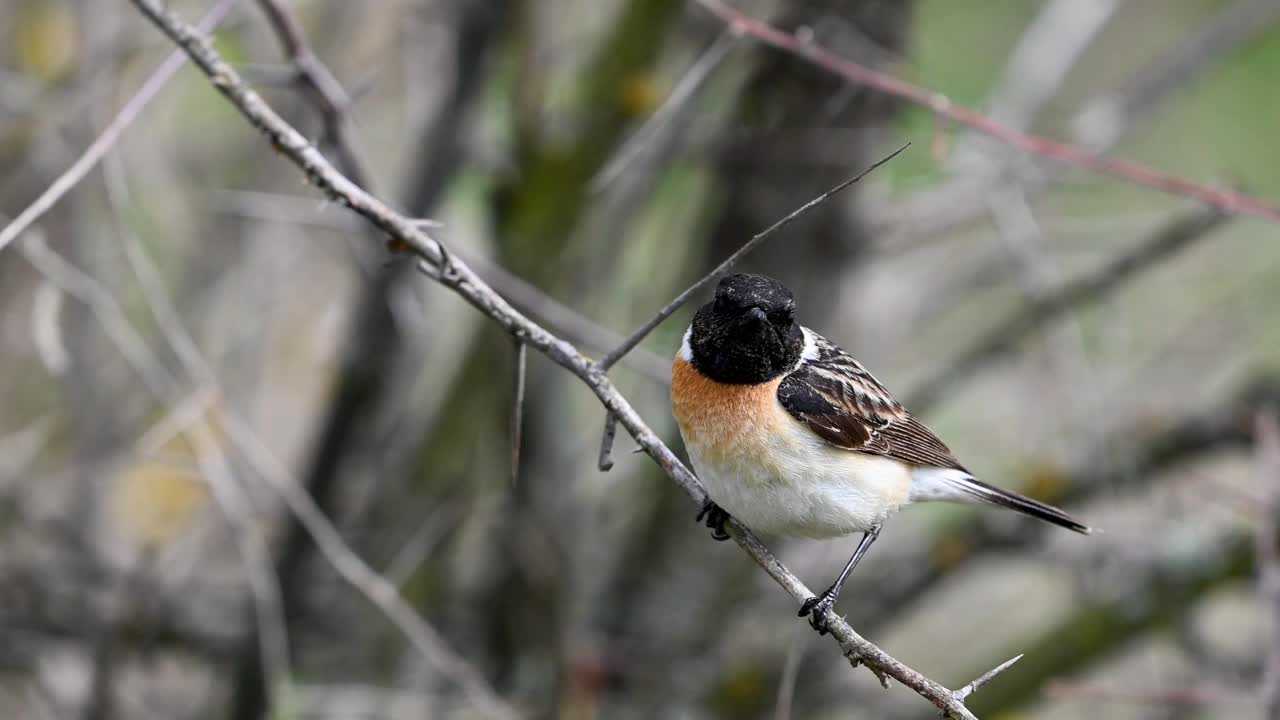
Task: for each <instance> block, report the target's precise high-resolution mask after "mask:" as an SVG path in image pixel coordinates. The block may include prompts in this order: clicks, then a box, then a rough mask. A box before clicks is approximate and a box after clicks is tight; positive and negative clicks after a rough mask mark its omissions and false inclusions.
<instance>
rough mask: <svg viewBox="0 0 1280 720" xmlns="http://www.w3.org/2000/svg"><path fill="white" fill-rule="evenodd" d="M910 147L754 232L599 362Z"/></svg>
mask: <svg viewBox="0 0 1280 720" xmlns="http://www.w3.org/2000/svg"><path fill="white" fill-rule="evenodd" d="M909 147H911V143H906V144H905V145H903V146H902V147H900V148H898V149H897V150H894V151H893V152H891V153H889V154H888V155H886V156H884V157H882V158H880V159H879V160H877V161H875V162H874V163H872V164H871V166H870V167H868V168H867V169H866V170H863V171H862V172H860V173H858V174H857V175H854V176H853V177H851V178H849V179H848V180H845V181H843V182H841V183H840V184H839V185H836V186H835V187H833V188H831V189H830V190H828V191H826V192H824V193H822V194H821V195H819V196H818V197H816V198H814V199H812V200H810V201H809V202H807V203H805V204H804V205H801V206H800V207H798V208H796V209H795V210H792V211H791V212H790V213H789V214H788V215H787V216H786V217H784V218H782V219H781V220H779V221H778V222H776V223H774V224H772V225H770V226H769V227H767V228H765V229H764V230H762V231H760V232H758V233H756V234H755V235H753V236H752V237H751V239H750V240H748V241H746V242H745V243H743V244H742V247H740V248H738V249H737V250H735V251H734V253H733V254H732V255H730V256H729V257H727V258H725V259H724V262H721V263H720V264H719V265H717V266H716V267H715V269H714V270H712V271H711V272H709V273H707V274H706V275H703V276H702V277H701V278H699V279H698V281H697V282H695V283H694V284H692V285H690V286H689V287H687V288H685V290H684V292H682V293H680V294H679V295H677V296H675V299H673V300H672V301H671V302H669V303H667V304H666V305H665V306H663V308H662V309H661V310H659V311H658V314H656V315H654V316H653V317H651V318H649V320H647V321H646V322H645V323H644V324H643V325H641V326H640V327H639V328H638V329H637V330H636V331H635V332H633V333H631V334H630V335H628V336H627V339H626V340H623V341H622V344H621V345H619V346H618V347H616V348H614V349H613V350H612V351H610V352H609V354H608V355H605V356H604V357H603V358H600V362H599V366H600V369H601V370H603V371H606V372H607V371H608V370H609V368H611V367H613V366H614V364H615V363H617V362H618V360H620V359H621V358H622V356H624V355H626V354H627V353H629V352H631V350H632V348H634V347H635V346H636V345H639V344H640V341H641V340H644V339H645V338H646V337H648V335H649V333H651V332H653V330H654V328H656V327H658V326H659V325H661V324H662V322H663V321H664V320H666V319H667V318H669V317H671V314H672V313H674V312H675V311H676V310H679V309H680V308H681V307H683V306H684V304H685V303H686V302H688V301H689V298H690V297H691V296H692V295H693V294H694V293H696V292H698V291H699V290H701V289H702V288H704V287H706V286H707V285H709V284H711V283H713V282H715V281H716V280H718V279H719V278H720V277H721V276H723V275H724V274H725V273H727V272H729V270H731V269H732V268H733V266H734V265H737V264H738V261H740V260H742V258H744V257H746V255H747V253H749V252H751V251H752V250H755V249H756V247H758V246H759V245H760V243H762V242H764V241H765V240H767V239H768V238H769V236H770V235H773V234H774V233H775V232H777V231H779V230H781V229H782V228H784V227H786V226H788V225H790V224H791V223H793V222H795V221H796V220H797V219H798V218H800V216H802V215H804V214H805V213H807V212H809V211H810V210H812V209H814V208H816V207H818V206H819V205H821V204H823V203H824V202H826V201H827V200H830V199H831V198H832V197H834V196H835V195H837V194H838V193H840V192H841V191H842V190H844V189H846V188H848V187H849V186H850V185H853V184H854V183H857V182H858V181H859V180H861V179H862V178H864V177H866V176H868V175H870V174H871V173H873V172H875V171H876V169H877V168H879V167H880V166H881V165H884V164H885V163H887V162H889V161H890V160H892V159H894V158H896V157H898V155H900V154H901V153H902V152H903V151H904V150H906V149H907V148H909Z"/></svg>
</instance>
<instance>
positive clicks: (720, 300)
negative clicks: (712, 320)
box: [712, 295, 729, 312]
mask: <svg viewBox="0 0 1280 720" xmlns="http://www.w3.org/2000/svg"><path fill="white" fill-rule="evenodd" d="M712 307H713V308H714V309H715V311H716V312H729V301H728V300H725V299H724V296H722V295H717V296H716V302H715V305H713V306H712Z"/></svg>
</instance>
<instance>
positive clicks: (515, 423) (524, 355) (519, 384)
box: [511, 340, 529, 485]
mask: <svg viewBox="0 0 1280 720" xmlns="http://www.w3.org/2000/svg"><path fill="white" fill-rule="evenodd" d="M515 346H516V357H515V381H514V385H515V387H514V388H513V392H512V395H513V397H512V401H511V484H512V485H515V484H516V482H517V481H519V479H520V436H521V431H522V430H523V427H522V423H523V422H524V386H525V377H526V375H527V372H526V370H527V367H526V366H527V365H528V359H529V348H528V347H527V346H525V344H524V343H522V342H520V341H519V340H516V341H515Z"/></svg>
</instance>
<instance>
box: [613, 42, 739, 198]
mask: <svg viewBox="0 0 1280 720" xmlns="http://www.w3.org/2000/svg"><path fill="white" fill-rule="evenodd" d="M736 40H737V38H735V37H733V36H732V35H730V34H729V33H721V35H720V36H719V37H717V38H716V39H715V42H713V43H711V46H710V47H708V48H707V49H706V50H705V51H704V52H703V53H702V55H700V56H699V57H698V59H697V60H696V61H695V62H694V63H693V66H692V67H690V68H689V70H688V72H686V73H685V74H684V76H683V77H681V78H680V82H678V83H676V86H675V87H674V88H672V90H671V93H670V94H669V95H668V96H667V99H666V100H665V101H663V103H662V106H661V107H659V108H658V109H657V110H655V111H654V113H653V114H652V115H650V116H649V119H648V120H646V121H645V123H644V125H642V126H641V127H640V129H639V130H637V131H636V132H635V134H633V135H632V136H631V137H629V138H627V140H626V141H625V142H623V143H622V146H621V147H619V148H618V151H617V152H615V153H614V155H613V158H612V159H610V160H609V162H608V163H606V164H605V166H604V167H603V168H601V169H600V172H598V173H596V175H595V177H593V178H591V185H590V187H591V191H592V192H600V191H601V190H604V189H605V188H606V187H608V186H609V184H610V183H612V182H613V181H614V180H615V179H617V177H618V176H619V175H621V174H622V172H623V171H624V170H626V169H627V166H628V165H630V164H631V163H632V162H633V161H634V160H635V159H636V158H637V157H639V156H641V155H643V154H644V153H645V152H646V151H648V150H649V149H650V148H651V147H652V145H653V143H654V141H655V140H656V139H657V138H658V137H659V136H660V135H663V133H664V130H666V129H667V128H668V127H669V126H670V125H671V122H672V120H674V119H675V117H676V116H677V115H678V114H679V113H680V111H681V110H682V109H683V108H684V107H685V106H686V104H687V103H688V101H689V99H690V98H692V97H693V95H694V94H695V93H697V91H698V89H699V88H701V87H702V85H703V83H705V82H706V81H707V78H708V77H710V76H711V71H712V70H715V69H716V68H717V67H719V65H720V63H721V62H722V61H723V60H724V59H725V57H727V56H728V55H729V51H730V50H732V49H733V45H734V43H735V41H736Z"/></svg>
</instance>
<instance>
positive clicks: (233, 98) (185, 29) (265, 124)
mask: <svg viewBox="0 0 1280 720" xmlns="http://www.w3.org/2000/svg"><path fill="white" fill-rule="evenodd" d="M131 1H132V2H133V4H134V5H135V6H136V7H137V8H138V9H139V10H140V11H141V12H142V13H143V14H144V15H145V16H146V17H147V18H148V19H149V20H150V21H151V22H152V23H154V24H155V25H156V27H157V28H159V29H160V30H161V31H163V32H164V33H165V34H166V35H168V36H169V37H170V38H171V39H172V40H173V41H174V42H175V43H177V44H178V45H179V46H181V47H182V48H183V49H184V50H185V51H186V52H187V53H188V54H189V55H190V57H191V58H192V60H193V61H194V63H195V64H196V66H197V67H199V68H200V70H201V71H202V72H203V73H204V74H205V75H207V76H208V77H209V79H210V80H211V81H212V83H213V84H214V86H215V87H217V88H218V90H219V91H221V92H222V93H223V95H224V96H226V98H227V99H228V100H229V101H230V102H231V103H232V104H233V105H234V106H235V107H236V109H237V110H239V111H240V112H241V114H243V115H244V116H245V118H246V120H248V121H249V122H250V123H251V124H252V125H253V126H254V127H256V128H257V129H258V130H260V131H261V132H262V133H263V135H264V136H266V138H267V139H268V140H269V141H271V142H272V144H273V145H274V146H275V147H277V148H278V149H279V150H280V151H281V153H283V154H284V155H285V156H286V157H287V158H288V159H289V160H290V161H291V162H293V163H294V164H295V165H296V166H297V167H298V168H299V169H300V170H302V171H303V172H304V173H306V175H307V177H308V178H309V179H310V180H311V182H312V183H313V184H314V185H315V187H317V188H318V189H319V190H321V191H322V192H323V193H325V195H327V196H328V197H330V198H331V199H333V200H335V201H337V202H341V203H342V204H344V205H346V206H347V207H349V208H351V209H352V210H354V211H355V212H357V213H359V214H360V215H362V216H363V217H365V218H366V219H368V220H369V221H370V222H372V223H373V224H374V225H376V226H377V227H379V228H381V229H383V230H384V231H386V232H387V233H389V234H391V235H392V237H393V238H395V239H396V240H398V241H400V242H403V243H404V244H405V246H406V247H407V248H409V249H410V251H412V252H413V253H414V254H416V255H418V256H419V257H421V258H422V259H423V260H424V261H426V262H430V263H434V262H435V261H437V260H438V259H439V257H440V254H439V250H438V249H437V248H438V246H437V245H436V244H435V242H434V241H432V240H431V239H430V238H429V237H427V236H426V235H425V234H423V233H422V231H421V230H419V229H418V228H417V227H416V226H415V225H414V224H413V223H412V222H411V221H410V220H409V219H408V218H405V217H404V216H402V215H400V214H398V213H396V212H395V211H393V210H392V209H391V208H390V207H388V206H387V205H386V203H383V202H382V201H380V200H378V199H376V198H374V197H372V196H371V195H369V194H368V193H367V192H365V191H363V190H361V189H360V188H359V187H358V186H356V185H355V184H353V183H352V182H351V181H350V180H348V179H346V178H344V177H342V175H341V174H340V173H339V172H338V171H337V169H336V168H334V167H333V165H331V164H330V163H328V161H326V160H325V159H324V157H323V156H321V155H320V154H319V153H318V152H316V151H315V149H314V148H313V147H311V145H310V144H309V143H308V142H307V141H306V139H305V138H303V137H302V135H301V134H299V133H298V131H297V130H295V129H294V128H292V127H291V126H290V125H289V124H288V123H286V122H285V121H284V120H283V119H281V118H280V116H279V115H278V114H276V113H275V111H274V110H272V109H271V108H270V107H269V106H268V105H267V104H266V103H264V102H263V101H262V99H261V98H260V97H258V95H257V94H256V93H254V92H253V91H252V90H251V89H250V88H249V87H248V86H246V85H245V83H244V81H243V80H242V79H241V78H240V77H239V75H238V74H237V73H236V72H235V70H234V69H233V68H232V67H231V66H229V65H228V64H227V63H226V62H225V61H224V60H222V58H221V57H220V56H219V55H218V54H217V53H216V52H215V51H214V50H213V48H212V47H211V46H210V45H209V43H208V42H207V41H206V40H205V39H204V38H203V37H202V36H201V35H200V34H199V33H197V32H196V31H195V30H194V28H192V27H191V26H189V25H187V24H185V23H183V22H182V21H181V20H179V19H178V18H177V17H176V16H175V15H173V14H172V13H170V12H168V11H167V10H165V9H164V8H163V7H162V6H161V5H160V3H159V2H158V0H131ZM440 282H442V284H444V285H446V286H447V287H449V288H451V289H453V290H454V291H455V292H456V293H457V294H458V295H459V296H460V297H462V298H463V299H464V300H466V301H467V302H468V303H470V304H471V305H472V306H473V307H475V308H476V309H477V310H479V311H480V312H481V313H483V314H485V315H486V316H488V317H489V318H491V319H492V320H493V321H494V322H495V323H497V324H498V325H499V326H500V327H502V328H503V329H504V330H506V332H508V333H509V334H511V335H513V336H515V337H516V338H518V339H520V340H523V341H524V342H525V343H527V344H528V345H529V346H530V347H532V348H533V349H535V350H537V351H539V352H541V353H542V354H544V355H545V356H546V357H547V358H548V359H550V360H551V361H552V362H555V363H556V364H557V365H560V366H561V367H563V368H565V369H566V370H568V371H569V372H571V373H573V374H574V375H575V376H577V377H578V378H580V379H581V380H582V381H583V383H584V384H586V385H587V386H588V387H589V388H590V389H591V390H592V392H593V393H595V395H596V397H597V398H598V399H599V400H600V402H601V403H602V404H604V406H605V407H606V409H607V410H608V411H609V412H612V413H614V414H615V415H616V416H617V417H618V422H619V423H620V424H621V425H622V426H623V427H625V428H626V429H627V432H628V433H630V434H631V436H632V437H633V438H635V440H636V442H637V443H639V444H640V445H641V447H643V448H644V449H645V452H647V453H648V454H649V456H650V457H652V458H653V459H654V461H655V462H656V463H657V464H658V465H659V467H661V468H662V469H663V470H664V471H665V472H666V473H667V475H668V476H669V477H670V478H671V479H672V480H673V481H674V482H675V483H676V484H677V485H679V486H680V487H681V489H682V490H684V491H685V493H686V494H688V495H689V496H690V498H691V499H692V500H693V501H694V502H695V503H699V504H700V503H702V502H703V501H705V499H706V492H705V491H704V490H703V488H702V486H701V484H699V482H698V480H697V478H696V477H694V475H693V473H691V472H690V471H689V470H688V468H686V467H685V466H684V465H683V464H682V463H681V462H680V460H679V458H677V457H676V456H675V454H674V453H672V452H671V449H670V448H668V447H667V446H666V445H665V444H664V443H663V442H662V440H661V439H660V438H659V437H658V436H657V434H656V433H655V432H654V431H653V430H652V429H650V428H649V426H648V425H647V424H646V423H645V422H644V420H643V419H642V418H641V417H640V415H639V413H637V412H636V410H635V408H633V407H632V406H631V404H630V403H629V402H628V401H627V399H626V398H625V397H623V396H622V394H621V393H619V392H618V390H617V389H616V388H615V387H614V386H613V383H611V382H610V381H609V378H608V376H607V375H606V374H605V373H604V372H602V371H601V370H600V368H599V367H598V366H597V365H596V364H595V363H593V362H592V361H591V360H590V359H589V358H587V357H586V356H585V355H583V354H582V353H581V352H579V351H578V349H577V348H575V347H574V346H573V345H571V344H570V343H568V342H567V341H565V340H563V339H561V338H559V337H557V336H555V335H553V334H551V333H550V332H548V331H547V330H546V329H545V328H543V327H542V326H540V325H538V324H537V323H535V322H533V321H531V320H529V319H528V318H526V317H525V316H524V315H522V314H521V313H520V312H519V311H517V310H516V309H515V308H513V307H512V306H511V305H510V304H509V303H507V302H506V300H504V299H503V298H502V297H501V296H500V295H498V294H497V293H495V292H494V291H493V290H492V289H491V288H490V287H489V286H488V285H486V284H485V283H484V281H483V280H481V279H480V278H479V277H478V276H477V275H476V274H475V273H474V272H473V271H472V270H471V269H470V268H469V267H468V266H467V265H466V264H465V263H464V262H462V261H460V260H458V259H457V258H454V261H453V263H452V273H450V274H447V275H443V276H442V277H441V280H440ZM246 440H247V441H255V440H256V438H253V437H249V438H246ZM318 519H323V516H321V517H320V518H318ZM728 527H729V529H730V532H731V534H732V535H733V537H734V539H735V540H736V541H737V543H738V545H739V546H740V547H742V548H743V549H744V550H745V551H746V552H747V554H749V555H750V556H751V557H752V559H753V560H754V561H755V562H756V563H757V564H758V565H760V567H761V568H763V569H764V570H765V572H767V573H768V574H769V576H770V577H771V578H773V580H774V581H775V582H777V583H778V584H779V585H780V586H782V587H783V589H785V590H786V591H787V593H788V594H789V595H791V596H792V597H793V598H794V599H796V600H797V601H799V600H804V599H807V598H809V597H811V596H812V595H813V593H812V592H811V591H810V590H809V589H808V588H807V587H805V585H804V584H803V583H802V582H800V580H799V578H797V577H796V576H795V575H793V574H792V573H791V572H790V571H789V570H788V569H787V568H786V567H785V566H783V565H782V563H780V562H779V561H778V559H777V558H776V557H774V556H773V554H772V553H770V552H769V550H768V549H767V548H765V547H764V545H762V544H761V543H760V541H759V540H758V539H757V538H756V537H755V536H754V535H752V534H751V533H750V531H748V530H746V529H745V528H744V527H742V526H741V525H740V524H738V523H737V522H730V523H728ZM377 578H378V576H377V575H376V574H374V577H373V578H366V579H367V580H369V581H371V582H374V583H376V582H377ZM375 587H380V588H381V587H384V586H381V585H375ZM391 590H392V592H393V593H394V588H391ZM384 592H385V591H384V590H380V591H379V592H378V593H375V596H377V597H383V594H382V593H384ZM384 611H385V610H384ZM412 617H413V618H417V616H416V615H413V616H412ZM419 620H420V619H419ZM828 630H829V631H830V634H831V636H832V637H833V638H834V639H835V640H836V642H838V643H839V644H840V647H841V650H842V652H843V653H844V655H845V656H846V657H848V658H850V659H856V660H858V661H860V662H861V663H863V664H865V665H867V666H868V667H869V668H871V669H872V670H873V671H878V672H881V673H884V674H885V675H887V676H889V677H892V678H894V679H895V680H897V681H898V682H900V683H902V684H903V685H906V686H907V687H909V688H911V689H912V690H914V691H915V692H916V693H917V694H919V695H920V696H921V697H923V698H925V699H927V700H929V701H930V702H931V703H933V704H934V705H935V706H937V707H938V708H939V709H941V710H944V711H945V712H947V713H948V714H949V715H950V716H951V717H952V718H964V719H965V720H974V715H973V713H971V712H969V711H968V710H967V709H966V708H965V707H964V704H963V703H961V702H959V701H957V700H956V699H955V698H954V697H953V696H952V694H951V691H950V690H948V689H947V688H946V687H943V686H942V685H941V684H939V683H937V682H934V681H933V680H930V679H929V678H927V677H925V676H924V675H921V674H920V673H919V672H917V671H915V670H913V669H911V668H910V667H908V666H906V665H904V664H903V663H901V662H899V661H898V660H896V659H894V658H893V657H891V656H890V655H888V654H887V653H885V652H884V651H883V650H881V649H880V648H878V647H877V646H875V645H873V644H872V643H870V642H868V641H867V640H865V639H864V638H862V637H861V636H860V635H858V634H857V633H856V632H854V630H853V628H851V627H849V624H848V623H846V622H845V621H844V620H843V619H841V618H839V617H833V618H831V619H830V620H829V622H828Z"/></svg>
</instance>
